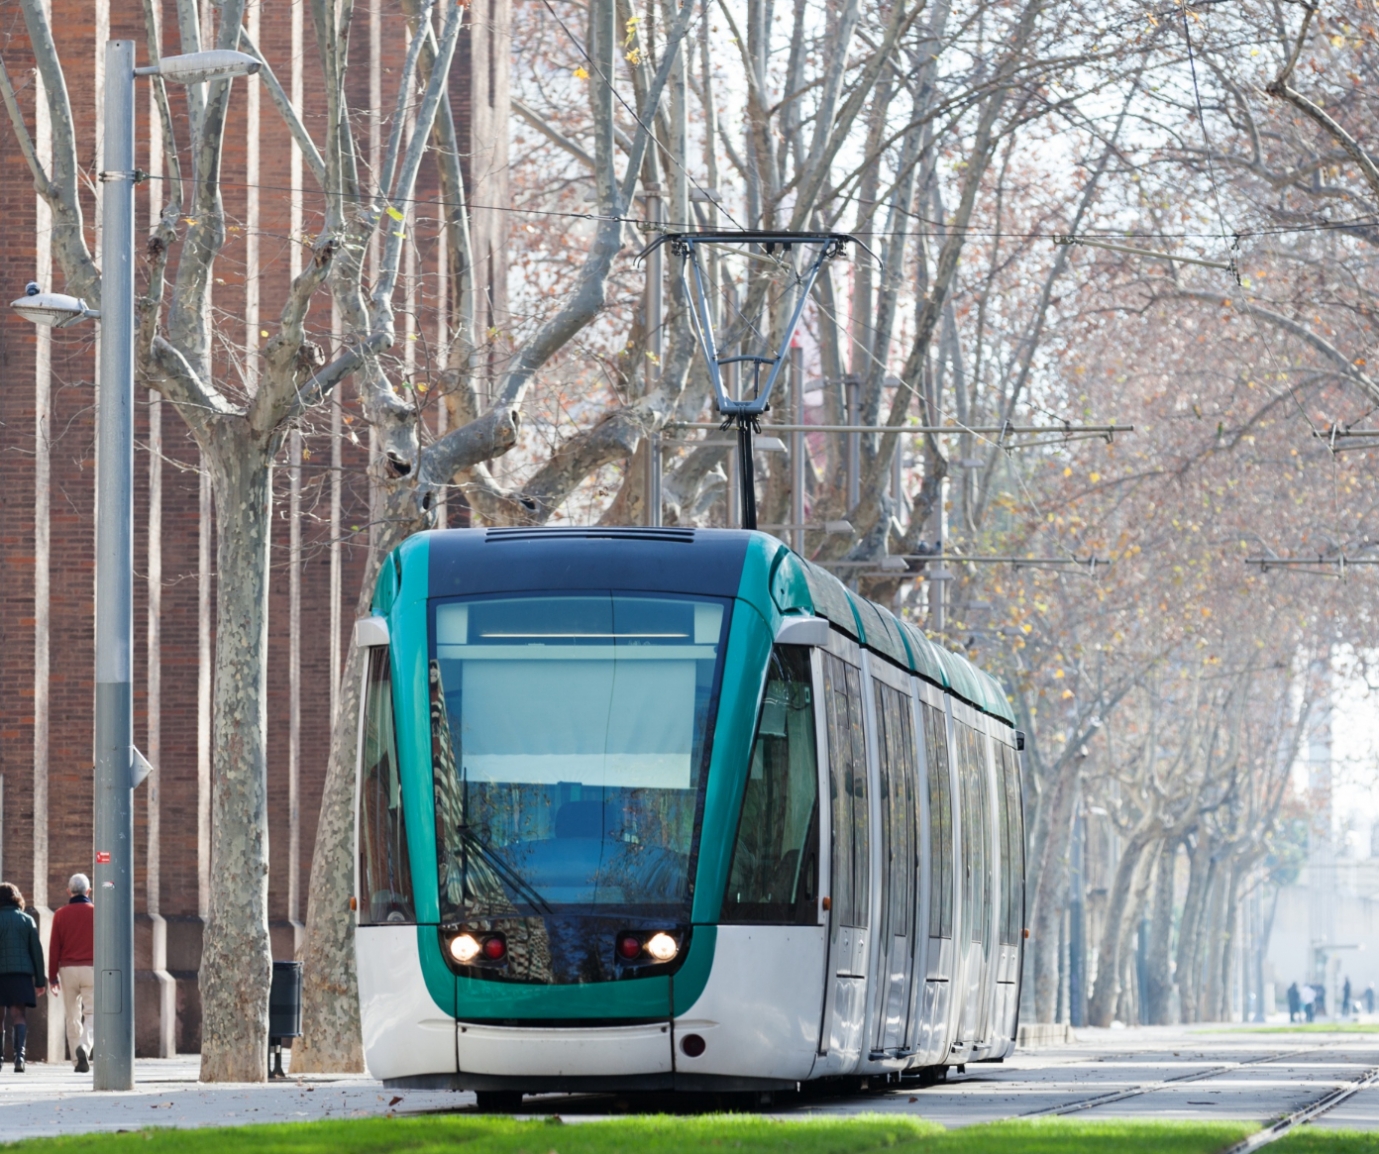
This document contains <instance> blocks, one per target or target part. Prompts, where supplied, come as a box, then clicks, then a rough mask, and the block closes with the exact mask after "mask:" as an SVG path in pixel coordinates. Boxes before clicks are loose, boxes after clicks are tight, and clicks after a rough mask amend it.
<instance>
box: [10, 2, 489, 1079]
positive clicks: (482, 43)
mask: <svg viewBox="0 0 1379 1154" xmlns="http://www.w3.org/2000/svg"><path fill="white" fill-rule="evenodd" d="M160 2H161V6H162V12H161V15H162V18H163V30H162V35H161V39H162V43H163V51H164V52H165V53H167V54H171V53H173V52H177V51H181V48H180V45H179V40H178V38H177V34H176V28H177V7H178V5H177V4H176V3H174V0H160ZM508 2H509V0H472V2H471V3H470V4H469V6H468V13H467V16H466V24H467V29H466V32H465V34H464V37H463V40H462V42H461V46H460V50H459V51H458V53H457V55H456V59H455V63H454V67H453V70H452V74H451V101H452V108H453V110H454V113H455V116H456V124H457V130H458V134H459V140H460V147H461V151H462V157H461V163H462V168H463V169H464V175H465V180H466V189H467V191H468V193H469V197H470V199H471V200H472V201H473V202H474V203H475V204H478V205H502V204H504V203H506V165H507V144H506V138H507V132H506V125H507V115H508V111H507V109H508V93H507V62H508V59H509V48H508V17H507V13H508ZM48 3H49V6H50V8H51V11H52V22H53V28H54V35H55V38H56V41H57V45H58V50H59V53H60V54H61V57H62V60H63V65H64V69H65V73H66V78H67V87H68V94H69V98H70V102H71V106H72V110H73V116H74V120H75V122H76V127H77V131H78V134H79V160H80V164H81V167H82V172H83V177H84V181H83V184H84V187H85V189H86V193H85V197H86V199H85V203H84V210H85V216H86V224H87V234H88V243H89V244H91V245H92V248H93V251H94V252H95V253H96V256H97V262H98V263H99V260H100V255H99V245H100V238H99V235H98V227H97V226H98V223H99V200H98V198H99V195H100V191H99V190H100V185H99V183H98V182H97V181H96V180H95V174H96V170H97V167H98V164H97V158H98V156H99V146H98V133H99V100H98V97H97V93H98V92H99V90H100V85H101V84H102V82H103V81H102V78H101V75H100V71H101V67H102V60H103V54H104V44H105V41H106V40H107V39H117V38H126V39H132V40H134V41H135V42H136V44H138V45H139V48H138V49H137V52H136V55H137V58H138V59H139V60H140V61H142V60H144V59H146V58H147V50H146V47H145V44H146V38H145V30H144V26H143V13H142V5H140V4H137V3H127V4H113V3H111V0H48ZM200 7H201V8H202V9H205V10H209V9H210V8H211V5H210V4H209V3H207V2H206V0H202V3H201V5H200ZM207 18H209V17H208V16H207ZM246 29H247V31H248V32H249V35H250V37H251V39H252V40H253V41H254V42H256V43H257V45H258V47H259V48H260V50H261V51H262V52H263V54H264V56H265V57H266V58H267V60H268V62H269V63H270V65H271V66H272V68H273V70H274V72H275V73H276V75H277V76H278V78H279V81H280V82H281V84H282V86H283V89H284V90H285V91H286V92H287V93H288V95H289V97H290V99H291V100H292V101H293V103H294V105H295V106H296V107H297V109H298V112H299V114H300V115H301V117H302V119H303V121H304V122H305V123H306V125H307V126H308V128H309V130H310V131H312V133H313V136H314V137H315V138H316V139H317V140H318V141H321V140H323V139H324V135H325V134H324V131H323V129H322V123H321V122H322V119H323V117H322V112H323V110H324V95H323V85H322V81H321V70H320V65H319V59H318V56H317V53H316V47H315V41H314V33H313V26H312V20H311V13H310V9H309V5H308V4H307V2H306V0H249V6H248V15H247V17H246ZM405 48H406V33H405V19H404V14H403V5H402V3H401V0H358V2H357V4H356V5H355V17H354V32H353V36H352V38H351V68H350V75H349V77H348V82H347V85H348V93H349V99H350V103H351V107H352V110H353V112H354V115H355V124H356V126H357V131H358V133H359V137H360V142H361V149H362V150H364V151H365V152H366V155H365V156H364V157H363V159H364V160H366V161H368V162H369V163H370V164H374V165H376V163H377V158H378V157H379V155H380V148H381V147H382V146H383V145H385V144H386V140H387V133H388V120H389V118H390V117H391V113H392V108H393V106H394V102H395V100H396V89H395V80H394V79H393V78H394V77H395V76H396V75H397V73H398V71H399V69H400V65H401V62H402V57H403V53H404V52H405ZM0 55H3V57H4V60H5V63H6V65H7V67H8V69H9V72H10V75H11V77H12V78H13V80H14V82H15V85H16V87H17V88H18V89H19V99H20V104H21V106H22V108H23V111H24V114H25V117H26V119H27V121H28V125H29V130H30V132H31V133H32V134H33V136H34V138H35V141H36V143H37V145H38V148H39V151H40V154H41V155H46V154H47V152H48V151H50V149H51V129H50V126H49V125H48V123H47V117H46V112H45V110H44V108H43V107H42V102H41V101H36V100H35V93H36V90H37V89H38V85H39V81H38V79H37V77H36V74H35V72H34V71H33V64H34V61H33V54H32V50H31V48H30V44H29V40H28V36H27V33H26V31H25V27H24V22H23V19H22V15H21V10H20V5H19V3H18V0H0ZM141 83H142V82H141ZM171 95H172V96H173V99H174V101H177V100H180V99H182V97H181V96H180V95H179V94H177V93H175V92H173V93H172V94H171ZM140 101H141V108H140V117H139V126H138V131H139V151H138V157H137V161H136V163H137V164H138V165H139V167H141V168H144V169H146V170H147V171H149V172H152V173H154V174H155V179H152V180H150V181H148V182H147V183H146V184H143V185H141V186H140V188H139V191H138V193H137V198H136V199H137V213H138V216H137V227H139V228H141V229H143V228H147V226H148V223H149V221H150V219H151V218H152V215H154V214H157V213H159V212H160V211H161V210H162V207H163V203H162V197H163V196H164V195H165V192H164V188H163V186H162V184H161V183H160V181H159V180H158V179H156V174H157V173H159V172H160V171H161V168H162V166H161V162H160V159H159V151H160V146H159V145H158V144H157V141H156V139H153V138H152V137H151V132H152V131H153V129H151V124H153V123H154V122H153V121H152V119H151V118H150V115H149V114H150V112H151V99H150V97H149V95H148V93H147V91H146V90H145V91H143V92H141V94H140ZM174 110H175V111H174V123H175V127H176V128H177V129H179V130H180V131H181V132H182V133H183V134H184V135H183V138H180V139H179V140H178V142H177V143H178V146H179V148H180V150H181V154H182V156H183V161H182V163H183V166H184V171H190V164H189V160H188V159H187V155H188V144H189V142H188V141H187V140H186V139H185V130H186V125H187V120H186V119H185V117H184V116H179V115H178V114H177V112H176V104H175V105H174ZM151 146H152V147H151ZM222 185H223V192H224V198H225V209H226V223H227V226H228V241H227V244H226V247H225V251H224V253H223V255H222V257H221V258H220V260H219V262H218V263H217V266H216V269H215V275H216V281H215V284H214V287H213V304H214V309H215V314H216V315H215V317H214V324H215V326H216V331H217V340H218V342H219V351H218V353H217V358H218V359H217V375H219V374H220V373H222V372H223V373H225V374H239V376H240V379H241V380H243V381H244V382H245V384H246V386H247V387H252V382H253V378H254V374H255V373H256V371H257V368H256V364H255V359H256V350H257V349H258V348H259V347H261V345H262V344H263V343H264V339H265V338H266V336H267V334H268V333H269V332H271V331H272V322H273V321H274V320H275V318H276V316H277V314H278V311H279V309H280V307H281V304H282V300H283V297H284V294H285V292H286V288H287V285H288V283H289V281H290V277H291V276H292V275H293V274H295V272H297V271H298V270H299V267H300V260H301V252H302V248H303V246H302V244H301V243H300V242H301V238H302V237H303V236H304V235H306V236H310V235H311V234H312V233H313V232H314V227H313V223H314V222H319V208H320V196H319V193H318V192H317V190H316V189H315V188H313V187H312V177H311V175H310V172H309V170H306V171H304V168H303V164H302V161H301V157H300V154H299V152H298V150H297V149H296V147H295V146H294V145H293V144H292V142H291V139H290V136H289V133H288V131H287V129H286V128H285V126H284V125H283V122H282V120H281V119H280V117H279V115H278V113H277V111H276V109H274V107H273V105H272V103H271V100H270V99H269V97H268V94H267V92H265V91H264V90H263V88H262V86H261V84H260V83H259V82H258V81H254V80H249V81H236V82H235V86H234V92H233V96H232V100H231V119H230V123H229V127H228V130H227V132H226V154H225V158H224V167H223V179H222ZM437 189H438V185H437V181H436V177H435V173H434V169H433V168H431V167H430V166H429V162H428V168H427V169H425V170H424V173H423V177H422V181H421V186H420V187H419V189H418V199H419V202H420V203H419V205H418V212H417V219H416V220H414V221H413V222H411V224H410V227H411V229H412V230H413V233H414V236H415V244H414V245H413V246H412V247H411V248H410V251H409V252H408V254H407V257H406V263H405V266H404V270H403V272H404V281H403V283H404V288H403V289H402V290H401V291H400V293H399V300H398V304H399V314H400V316H404V317H405V320H404V321H403V326H405V327H403V326H400V327H403V333H404V335H405V337H406V338H413V337H414V338H416V339H412V340H406V339H404V341H403V343H402V348H401V350H399V356H400V357H401V358H402V360H403V365H402V366H401V367H402V368H403V371H405V372H408V373H415V374H416V375H417V376H418V377H422V376H424V375H425V374H426V373H428V372H429V371H432V370H434V369H436V368H438V367H439V366H437V365H435V364H432V363H431V362H429V361H427V359H426V357H427V356H428V355H429V350H430V349H434V348H435V347H437V346H438V345H439V344H440V343H442V342H443V340H444V336H445V326H446V325H447V322H448V320H449V318H448V316H447V315H446V314H447V308H446V304H445V302H446V301H447V300H449V299H451V294H449V293H448V292H447V291H446V287H447V285H446V275H445V272H444V270H445V269H446V268H447V267H448V262H447V258H446V254H445V252H444V246H443V241H442V239H441V237H440V232H439V228H438V221H437V219H436V218H438V217H439V215H440V212H439V209H438V208H437V207H435V206H431V207H429V208H428V206H427V201H428V200H431V199H433V198H435V197H437V196H438V191H437ZM0 205H3V216H0V299H3V300H10V299H13V298H14V297H16V296H18V295H20V293H21V292H22V290H23V286H24V284H25V282H27V281H30V280H37V281H38V282H39V283H40V284H42V285H43V287H44V288H49V287H51V288H54V289H58V290H61V288H62V284H63V282H62V275H61V272H60V270H59V269H58V268H57V267H56V265H55V264H54V262H53V260H52V251H51V241H50V238H49V236H48V226H49V216H48V210H47V208H46V206H45V205H44V204H43V203H42V202H41V200H40V199H39V198H38V196H37V195H36V194H35V192H34V189H33V182H32V179H31V176H30V174H29V171H28V169H27V167H26V165H25V163H24V161H23V159H22V157H21V155H20V151H19V148H18V146H17V143H16V138H15V135H14V132H13V131H12V128H11V126H10V124H9V122H8V120H4V121H2V122H0ZM504 225H505V216H504V214H503V213H500V212H489V211H484V210H482V209H479V210H476V211H475V214H474V220H473V243H474V251H475V254H476V263H477V262H479V261H482V262H483V268H482V269H481V270H479V273H480V275H479V276H478V278H476V279H477V280H478V283H479V284H480V286H481V287H483V288H485V289H486V290H487V291H486V294H485V300H484V302H483V303H482V305H481V315H480V317H479V321H480V324H481V326H482V327H483V328H486V327H488V326H490V325H492V324H494V322H495V320H497V318H498V317H499V316H500V315H501V309H502V305H503V287H502V286H503V280H504V277H505V275H506V266H505V263H504V246H503V236H504V232H503V230H504ZM174 259H175V257H174ZM6 293H8V295H7V296H6V295H5V294H6ZM312 322H313V324H314V326H315V328H316V330H317V335H316V339H317V340H319V341H321V343H323V344H326V345H329V343H330V340H331V335H332V320H331V308H330V303H329V299H328V297H327V296H326V295H325V294H324V293H322V294H321V295H320V296H319V297H318V298H317V301H316V302H315V305H314V308H313V313H312ZM97 336H98V329H97V326H94V325H89V324H88V325H81V326H76V327H74V328H70V329H64V330H60V331H52V330H47V329H35V328H34V327H33V326H31V325H29V324H28V323H27V322H25V321H23V320H21V319H20V318H19V317H18V316H16V315H15V314H13V313H12V312H9V311H8V310H5V312H4V315H3V319H0V382H2V383H3V388H0V435H2V436H3V441H0V444H2V445H3V452H0V565H3V572H4V583H3V588H0V637H3V645H2V646H0V685H2V686H3V695H0V877H3V878H4V879H5V880H11V881H14V882H15V883H17V884H18V885H19V886H20V888H21V889H22V890H23V891H24V893H25V895H26V896H27V897H28V898H29V901H30V904H31V906H33V907H35V909H36V911H37V912H38V913H39V914H40V918H41V922H42V925H43V929H44V936H45V940H46V934H47V928H48V925H49V923H50V920H51V910H52V909H54V908H55V907H56V906H58V905H60V904H61V903H62V901H63V900H65V884H66V879H67V878H68V876H69V875H70V874H72V873H73V872H75V871H77V870H81V871H83V872H86V873H91V872H92V871H91V866H92V852H93V847H92V813H91V804H92V778H91V770H92V712H93V700H94V678H93V633H92V630H93V624H94V621H93V596H92V595H93V579H94V567H93V556H94V534H93V521H92V518H93V512H94V506H95V493H94V471H93V466H94V448H95V420H94V417H95V414H94V408H93V399H94V393H93V390H92V388H91V384H92V381H93V376H94V366H95V340H96V339H97ZM137 392H138V397H139V405H138V411H137V416H136V433H135V435H136V441H137V449H136V453H137V456H136V461H135V483H136V512H135V532H136V540H135V567H136V571H137V572H136V583H135V598H136V604H135V636H136V639H139V641H140V642H141V645H142V652H141V653H140V654H138V655H136V661H135V679H136V687H135V693H136V697H135V740H136V742H137V743H138V745H139V747H140V749H142V750H143V751H144V752H145V754H146V755H147V756H148V757H149V760H150V761H151V762H152V763H153V765H154V773H153V774H152V775H151V776H150V778H149V779H148V781H147V782H146V783H145V784H144V785H143V786H141V787H140V789H139V790H138V791H137V793H136V795H135V806H136V841H137V843H138V869H137V874H136V883H135V886H136V888H135V901H136V909H137V911H138V912H137V919H138V921H137V927H136V949H137V951H138V957H137V960H136V965H137V968H138V975H137V1007H136V1009H137V1030H138V1048H139V1053H140V1054H145V1055H166V1054H169V1053H172V1052H174V1051H181V1052H187V1051H195V1050H197V1049H198V1048H199V1045H200V1014H199V998H198V995H197V970H198V967H199V965H200V943H201V926H202V918H203V916H204V914H205V911H206V910H207V908H208V904H209V886H210V877H209V850H210V847H209V821H210V808H209V807H210V782H211V774H212V773H213V772H214V763H215V757H214V750H213V749H212V748H211V740H210V735H211V725H210V707H211V668H212V664H211V663H212V657H213V653H214V645H215V636H214V606H215V597H214V593H215V572H214V558H215V549H214V532H215V518H214V513H213V509H212V501H211V494H210V489H209V483H208V480H207V479H206V478H205V475H204V474H203V473H202V472H201V471H200V470H199V467H198V465H199V455H198V450H197V448H196V445H195V443H194V442H193V441H192V439H191V437H190V436H189V434H188V432H187V429H186V427H185V426H184V425H183V423H182V420H181V418H180V417H179V416H178V415H177V413H176V411H175V410H173V409H172V407H171V406H170V405H167V404H164V403H161V402H160V401H159V400H158V398H157V396H156V394H153V393H151V392H149V391H147V390H145V389H143V388H139V389H138V390H137ZM433 415H434V414H433ZM367 461H368V434H367V431H366V429H365V426H364V423H363V421H362V419H361V418H360V416H359V414H358V409H357V406H356V404H355V400H354V395H353V391H352V388H351V387H350V386H348V385H347V386H346V387H345V389H344V391H343V393H341V394H339V395H337V397H336V399H335V401H334V402H333V403H332V404H331V405H329V406H327V407H326V408H325V409H323V410H322V411H320V412H317V413H313V414H312V415H311V417H310V419H309V421H307V422H305V423H304V424H303V426H302V428H301V429H300V431H299V432H298V433H296V434H294V435H293V437H292V438H290V440H289V444H288V446H287V448H286V449H285V451H284V454H283V459H282V462H281V467H280V468H278V469H276V470H275V483H274V500H275V504H274V518H275V525H276V530H275V538H274V541H273V556H272V564H273V576H272V591H271V596H270V627H269V628H270V654H269V676H270V693H269V721H268V725H269V796H270V853H271V868H270V899H269V900H270V917H271V920H272V925H273V943H274V953H275V956H276V957H279V958H287V957H291V956H293V954H294V952H295V951H296V949H297V948H298V947H299V945H300V938H301V932H302V922H303V920H304V918H305V914H306V893H307V887H308V886H309V884H310V878H309V874H310V867H311V855H312V848H313V841H314V837H315V828H316V811H317V808H318V805H319V799H320V791H321V785H322V782H323V780H324V775H325V769H326V756H327V751H328V748H329V732H330V725H331V714H332V709H333V706H334V701H335V697H336V692H337V688H338V676H339V669H340V665H341V661H342V658H343V650H344V646H345V644H346V643H347V636H348V635H347V632H346V631H347V630H348V628H349V627H350V625H351V617H352V613H353V606H354V603H355V600H356V597H357V595H358V588H359V578H360V573H361V570H362V567H363V562H364V560H365V552H366V550H367V545H368V530H367V525H366V524H365V522H366V519H367V514H366V510H367V504H366V494H367V488H366V487H367V478H366V476H365V473H364V467H365V466H366V464H367ZM449 515H450V521H451V523H452V524H454V523H458V522H459V520H460V519H461V518H462V517H463V515H464V510H463V509H462V508H457V507H456V503H455V502H454V500H453V499H452V501H451V503H450V506H449ZM42 1015H43V1010H42V1008H40V1011H39V1018H38V1020H37V1021H35V1022H34V1025H33V1026H32V1027H31V1039H32V1040H31V1044H30V1045H31V1052H32V1053H33V1054H34V1056H35V1057H37V1058H40V1059H41V1058H43V1057H44V1056H45V1053H44V1051H45V1049H46V1050H49V1052H51V1053H53V1055H54V1057H57V1056H60V1054H61V1050H62V1047H63V1041H62V1031H61V1028H60V1024H59V1022H58V1021H57V1018H58V1015H56V1014H50V1015H48V1021H47V1024H46V1027H45V1025H44V1023H43V1020H42ZM45 1040H46V1045H45Z"/></svg>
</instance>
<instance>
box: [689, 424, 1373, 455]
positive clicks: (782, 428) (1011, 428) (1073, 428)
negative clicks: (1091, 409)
mask: <svg viewBox="0 0 1379 1154" xmlns="http://www.w3.org/2000/svg"><path fill="white" fill-rule="evenodd" d="M763 427H764V428H766V429H767V430H768V431H770V432H772V433H874V434H880V433H897V434H901V435H903V436H910V437H918V436H924V435H926V434H927V435H930V436H936V437H942V436H956V435H961V434H963V433H971V434H973V435H975V436H979V437H996V438H998V440H997V444H998V445H999V446H1000V447H1001V448H1003V449H1030V448H1038V447H1039V446H1041V445H1062V444H1065V443H1067V442H1069V441H1085V440H1101V441H1106V442H1107V443H1108V444H1109V443H1111V442H1112V441H1114V440H1115V438H1116V435H1117V434H1118V433H1133V432H1134V431H1135V426H1134V425H1073V424H1069V423H1068V422H1066V421H1065V422H1064V423H1063V424H1061V425H1015V424H1012V423H1011V422H1010V421H1007V422H1006V423H1005V424H1004V425H792V424H777V423H776V422H774V421H772V422H770V423H769V424H767V425H765V426H763ZM665 428H666V430H667V431H668V432H671V431H674V430H677V429H685V430H693V429H705V430H710V429H717V428H720V426H719V425H718V424H717V423H716V422H710V421H668V422H667V423H666V425H665ZM1039 435H1044V436H1048V437H1050V438H1051V439H1049V440H1045V441H1018V442H1011V441H1009V440H1007V439H1006V438H1009V437H1012V436H1039ZM1376 435H1379V434H1376Z"/></svg>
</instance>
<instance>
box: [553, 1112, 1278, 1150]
mask: <svg viewBox="0 0 1379 1154" xmlns="http://www.w3.org/2000/svg"><path fill="white" fill-rule="evenodd" d="M1257 1129H1259V1127H1257V1126H1254V1125H1252V1124H1251V1123H1248V1122H1129V1121H1121V1120H1117V1119H1108V1120H1106V1121H1104V1122H1102V1121H1097V1122H1092V1121H1085V1120H1082V1119H1074V1118H1039V1119H1028V1120H1026V1119H1015V1120H1012V1121H1009V1122H989V1123H987V1124H985V1125H982V1126H967V1127H964V1128H963V1129H961V1130H949V1131H948V1132H947V1133H944V1134H940V1135H937V1136H935V1137H927V1136H926V1137H924V1138H921V1139H919V1140H918V1141H917V1142H916V1143H915V1144H914V1146H912V1147H911V1149H912V1150H913V1151H914V1154H1083V1152H1084V1151H1086V1152H1087V1154H1093V1152H1095V1154H1160V1152H1165V1154H1167V1152H1171V1154H1212V1152H1213V1151H1216V1150H1223V1149H1225V1148H1226V1147H1227V1146H1231V1145H1233V1144H1234V1143H1236V1142H1239V1141H1240V1139H1242V1138H1244V1137H1245V1136H1246V1135H1248V1134H1252V1133H1254V1131H1255V1130H1257ZM562 1154H563V1151H562Z"/></svg>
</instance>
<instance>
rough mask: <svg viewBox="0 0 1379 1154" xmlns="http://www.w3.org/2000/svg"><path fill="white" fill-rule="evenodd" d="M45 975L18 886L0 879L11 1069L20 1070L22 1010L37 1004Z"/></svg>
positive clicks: (2, 984)
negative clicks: (12, 1049) (11, 1036)
mask: <svg viewBox="0 0 1379 1154" xmlns="http://www.w3.org/2000/svg"><path fill="white" fill-rule="evenodd" d="M47 984H48V978H47V976H46V974H45V973H44V968H43V945H42V943H41V942H40V941H39V940H38V927H37V926H36V925H34V920H33V918H31V917H29V915H28V914H26V913H25V912H24V895H23V894H21V893H20V892H19V887H18V886H16V885H11V884H10V883H9V882H0V1007H2V1008H3V1009H4V1012H5V1021H8V1022H9V1024H10V1025H12V1026H13V1027H14V1072H15V1073H16V1074H22V1073H23V1072H24V1044H25V1042H27V1040H28V1034H29V1025H28V1022H27V1021H25V1018H24V1011H25V1009H26V1008H27V1007H29V1006H35V1005H37V1004H38V1001H37V998H36V997H35V995H37V994H41V993H43V988H44V987H45V986H46V985H47ZM3 1060H4V1023H3V1022H0V1061H3Z"/></svg>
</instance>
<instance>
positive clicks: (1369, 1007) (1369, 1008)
mask: <svg viewBox="0 0 1379 1154" xmlns="http://www.w3.org/2000/svg"><path fill="white" fill-rule="evenodd" d="M1365 1013H1366V1014H1372V1013H1374V983H1373V982H1370V984H1369V985H1367V986H1366V987H1365Z"/></svg>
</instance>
